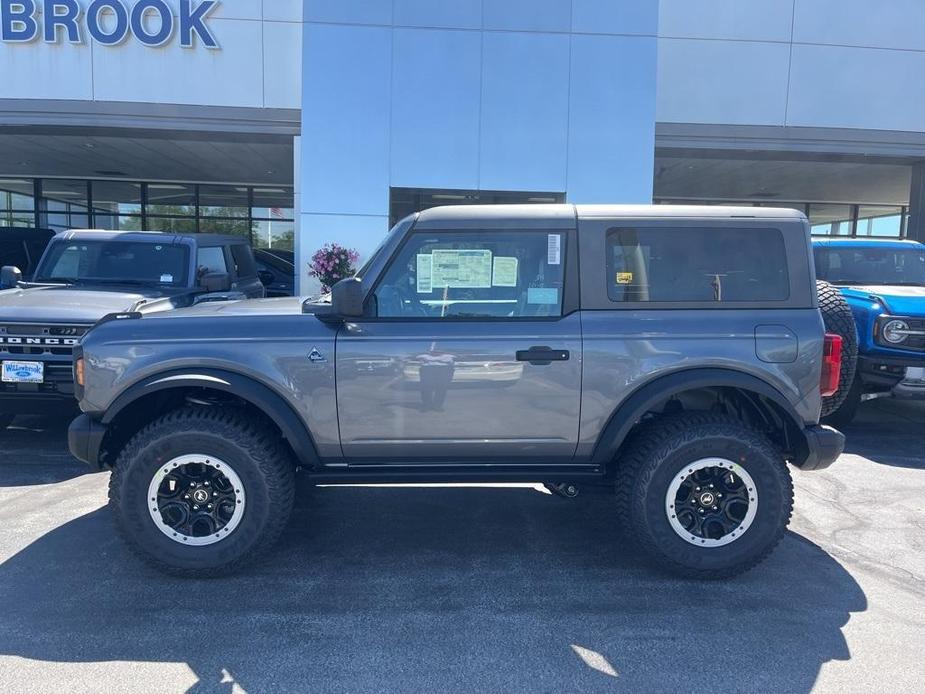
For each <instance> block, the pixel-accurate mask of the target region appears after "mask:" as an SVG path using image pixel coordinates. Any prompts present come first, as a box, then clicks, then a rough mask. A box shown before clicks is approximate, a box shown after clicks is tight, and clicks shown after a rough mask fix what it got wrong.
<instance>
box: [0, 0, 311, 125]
mask: <svg viewBox="0 0 925 694" xmlns="http://www.w3.org/2000/svg"><path fill="white" fill-rule="evenodd" d="M166 1H167V4H168V5H169V6H170V7H171V8H172V10H173V12H174V14H175V15H176V14H177V13H178V11H179V0H166ZM78 2H79V4H80V5H81V8H82V9H83V11H84V14H85V13H86V9H87V6H88V5H89V3H90V0H78ZM36 4H37V5H38V7H39V9H41V7H42V3H41V2H37V3H36ZM124 4H125V5H126V6H128V7H132V6H133V4H134V2H133V0H125V2H124ZM301 19H302V0H223V1H222V2H221V3H220V4H219V5H218V6H217V7H216V9H215V10H214V11H213V12H212V13H211V14H210V16H209V18H208V20H207V26H208V27H209V29H210V30H211V31H212V33H213V34H214V35H215V38H216V40H217V41H218V43H219V46H220V48H219V49H217V50H210V49H208V48H206V47H205V46H202V45H199V44H197V45H196V47H195V48H182V47H181V46H180V45H179V40H178V38H177V36H176V34H177V32H176V31H175V32H174V37H173V39H172V40H171V41H169V42H168V43H167V44H166V45H164V46H161V47H158V48H150V47H146V46H143V45H142V44H141V43H139V42H137V41H135V40H134V39H132V38H129V39H128V40H126V41H124V42H123V43H121V44H120V45H117V46H103V45H100V44H95V43H93V42H92V40H91V39H90V37H89V35H88V33H87V31H86V27H85V25H83V37H82V38H83V43H80V44H70V43H67V41H66V40H64V39H63V35H62V37H61V39H59V42H58V43H55V44H49V43H45V42H44V41H42V39H41V37H39V38H37V39H36V40H34V41H32V42H30V43H0V75H2V79H0V99H79V100H85V101H123V102H135V103H165V104H195V105H206V106H250V107H265V108H299V107H300V106H301V93H300V90H301V79H300V77H301V61H300V58H301V41H302V32H301V23H300V22H301Z"/></svg>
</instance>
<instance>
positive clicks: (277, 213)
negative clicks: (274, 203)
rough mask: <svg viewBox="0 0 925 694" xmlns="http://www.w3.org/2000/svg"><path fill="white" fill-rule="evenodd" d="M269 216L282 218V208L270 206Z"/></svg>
mask: <svg viewBox="0 0 925 694" xmlns="http://www.w3.org/2000/svg"><path fill="white" fill-rule="evenodd" d="M270 216H271V217H274V218H276V219H282V218H283V209H282V208H281V207H271V208H270Z"/></svg>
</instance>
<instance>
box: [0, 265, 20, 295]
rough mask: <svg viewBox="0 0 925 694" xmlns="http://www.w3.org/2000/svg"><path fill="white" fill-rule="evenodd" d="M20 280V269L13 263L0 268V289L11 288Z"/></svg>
mask: <svg viewBox="0 0 925 694" xmlns="http://www.w3.org/2000/svg"><path fill="white" fill-rule="evenodd" d="M20 282H22V270H20V269H19V268H18V267H15V266H14V265H4V266H3V269H2V270H0V289H13V288H14V287H18V286H19V283H20Z"/></svg>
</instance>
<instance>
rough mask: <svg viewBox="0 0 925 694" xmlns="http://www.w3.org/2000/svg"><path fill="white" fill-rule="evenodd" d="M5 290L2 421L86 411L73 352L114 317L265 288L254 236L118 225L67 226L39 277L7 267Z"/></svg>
mask: <svg viewBox="0 0 925 694" xmlns="http://www.w3.org/2000/svg"><path fill="white" fill-rule="evenodd" d="M0 289H2V291H0V368H2V381H0V428H6V427H7V426H8V425H9V423H10V422H11V421H12V419H13V417H15V416H16V415H17V414H45V413H48V412H50V411H54V410H74V409H76V408H75V401H74V381H73V375H72V374H73V358H72V352H73V349H74V347H75V346H76V345H77V343H78V342H79V341H80V338H81V336H83V335H84V333H86V332H87V331H88V330H89V329H90V328H91V327H92V326H93V324H94V323H96V322H97V321H99V320H100V319H101V318H103V317H104V316H107V315H109V314H111V313H117V312H121V311H137V312H139V313H141V314H150V313H155V312H160V311H167V310H171V309H175V308H180V307H185V306H191V305H193V304H194V303H196V302H201V301H209V300H221V299H229V298H242V297H262V296H263V295H264V289H263V285H262V284H261V283H260V281H259V280H258V279H257V269H256V265H255V264H254V258H253V254H252V252H251V249H250V246H249V245H248V243H247V240H246V239H243V238H240V237H235V236H218V235H208V234H202V235H190V236H177V235H174V234H161V233H157V232H114V231H68V232H64V233H61V234H58V235H57V236H55V237H54V238H53V239H52V240H51V242H50V244H49V245H48V247H47V248H46V249H45V252H44V254H43V255H42V259H41V260H40V261H39V262H38V265H37V267H36V268H34V272H32V273H31V274H30V277H29V281H27V282H23V278H22V272H21V271H20V269H19V268H18V267H13V266H6V267H4V268H3V270H2V276H0Z"/></svg>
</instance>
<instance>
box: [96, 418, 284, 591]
mask: <svg viewBox="0 0 925 694" xmlns="http://www.w3.org/2000/svg"><path fill="white" fill-rule="evenodd" d="M188 454H204V455H212V456H215V457H216V458H218V459H221V460H225V461H226V462H227V464H228V465H229V466H231V467H232V468H233V469H234V471H235V473H237V475H238V476H239V477H240V479H241V482H242V484H243V485H244V491H245V494H246V505H245V507H244V509H245V510H244V515H243V517H242V519H241V522H240V525H238V526H237V527H236V528H235V529H234V531H232V532H231V534H230V535H229V536H228V537H226V538H223V539H222V540H221V541H219V542H217V543H215V544H211V545H207V546H198V547H193V546H184V545H182V544H179V543H177V542H176V541H174V540H172V539H171V538H169V537H167V536H166V535H165V534H164V533H163V532H161V530H159V529H158V527H157V526H156V525H155V523H154V521H153V520H152V517H151V513H150V511H149V508H148V505H149V504H148V498H147V496H148V485H149V484H150V483H151V480H152V479H153V476H154V474H155V473H156V472H157V470H158V469H159V468H160V466H161V465H162V464H163V463H165V462H167V461H169V460H171V459H173V458H176V457H178V456H182V455H188ZM294 475H295V465H294V464H293V461H292V457H291V453H290V452H289V451H288V449H286V448H285V447H284V446H283V445H282V444H281V442H280V437H279V434H278V432H275V431H274V430H273V429H272V428H271V427H269V426H267V425H265V424H264V423H262V422H260V421H259V420H255V419H254V418H253V417H246V416H245V415H244V413H243V412H240V411H235V410H230V409H225V408H220V407H190V408H183V409H179V410H175V411H173V412H170V413H168V414H166V415H164V416H162V417H160V418H159V419H157V420H155V421H154V422H152V423H151V424H149V425H148V426H146V427H145V428H144V429H142V430H141V431H140V432H138V433H137V434H136V435H135V436H134V437H132V439H131V440H130V441H129V443H128V445H127V446H126V447H125V449H124V450H123V451H122V453H121V454H120V455H119V457H118V459H117V461H116V464H115V466H114V468H113V472H112V477H111V478H110V482H109V508H110V509H111V511H112V514H113V518H114V520H115V525H116V529H117V530H118V532H119V534H120V535H122V537H123V538H124V539H125V540H126V541H127V543H128V545H129V547H131V548H132V550H133V551H134V552H135V553H136V554H137V555H138V556H140V557H141V558H142V559H143V560H145V561H146V562H147V563H149V564H151V565H152V566H154V567H155V568H157V569H159V570H161V571H163V572H165V573H169V574H172V575H177V576H182V577H189V578H205V577H213V576H220V575H225V574H229V573H233V572H235V571H237V570H239V569H241V568H242V567H243V566H245V565H247V564H250V563H252V562H253V561H255V560H256V559H257V558H258V557H259V556H260V555H262V554H263V553H265V552H266V551H267V550H268V549H270V548H271V547H272V546H273V545H274V544H275V543H276V541H277V540H278V539H279V536H280V534H281V533H282V531H283V529H284V528H285V526H286V524H287V522H288V521H289V517H290V515H291V513H292V505H293V500H294V496H295V477H294Z"/></svg>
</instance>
